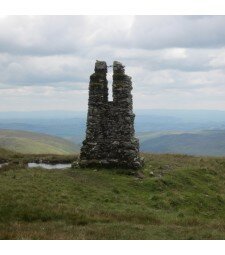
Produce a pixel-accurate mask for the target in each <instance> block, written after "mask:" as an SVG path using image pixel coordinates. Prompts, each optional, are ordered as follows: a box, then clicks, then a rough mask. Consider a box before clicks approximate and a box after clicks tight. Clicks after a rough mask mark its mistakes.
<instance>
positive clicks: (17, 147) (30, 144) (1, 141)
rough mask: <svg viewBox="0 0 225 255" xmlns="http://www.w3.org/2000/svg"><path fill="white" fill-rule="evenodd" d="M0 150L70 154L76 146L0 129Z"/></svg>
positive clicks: (50, 138)
mask: <svg viewBox="0 0 225 255" xmlns="http://www.w3.org/2000/svg"><path fill="white" fill-rule="evenodd" d="M0 148H3V149H7V150H11V151H14V152H20V153H30V154H45V153H46V154H72V153H74V152H76V151H78V146H77V145H76V144H74V143H72V142H70V141H67V140H65V139H62V138H59V137H54V136H50V135H46V134H39V133H34V132H28V131H19V130H4V129H2V130H1V129H0Z"/></svg>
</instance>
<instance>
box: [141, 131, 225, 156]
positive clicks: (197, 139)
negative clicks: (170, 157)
mask: <svg viewBox="0 0 225 255" xmlns="http://www.w3.org/2000/svg"><path fill="white" fill-rule="evenodd" d="M139 137H140V139H141V141H142V142H141V151H143V152H154V153H182V154H189V155H208V156H223V155H225V131H224V130H209V131H196V132H183V133H182V132H169V133H167V134H166V132H162V133H161V134H160V133H152V132H150V133H144V134H142V135H141V134H140V136H139Z"/></svg>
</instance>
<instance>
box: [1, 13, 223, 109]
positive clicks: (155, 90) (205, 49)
mask: <svg viewBox="0 0 225 255" xmlns="http://www.w3.org/2000/svg"><path fill="white" fill-rule="evenodd" d="M224 27H225V16H9V17H4V18H2V19H0V108H1V109H2V110H3V109H7V108H8V109H17V108H18V105H20V107H21V109H25V108H26V107H27V108H28V109H36V110H38V109H39V107H41V108H43V109H44V107H45V108H46V109H54V107H55V109H60V107H61V108H62V109H65V108H66V109H69V108H70V109H75V108H79V109H81V108H82V109H86V107H87V93H88V91H87V90H88V83H89V76H90V74H91V73H92V72H93V70H94V63H95V60H96V59H98V60H106V61H107V63H108V64H111V63H112V62H113V61H114V60H119V61H121V62H123V63H124V64H125V65H126V72H127V74H128V75H130V76H132V80H133V85H134V96H135V97H134V103H135V106H136V107H138V108H147V107H153V108H160V107H172V106H173V107H175V108H183V107H200V105H201V103H202V105H203V106H204V107H207V102H208V106H210V107H213V108H216V107H217V106H218V107H221V106H223V105H224V104H223V103H222V100H224V99H223V98H224V97H225V90H224V89H223V88H224V87H225V84H224V81H225V75H224V71H225V70H224V69H225V61H224V59H225V30H224ZM108 77H109V81H110V82H109V87H111V85H110V84H111V70H109V73H108ZM7 102H10V105H9V103H7ZM188 102H189V105H188ZM216 102H217V103H216Z"/></svg>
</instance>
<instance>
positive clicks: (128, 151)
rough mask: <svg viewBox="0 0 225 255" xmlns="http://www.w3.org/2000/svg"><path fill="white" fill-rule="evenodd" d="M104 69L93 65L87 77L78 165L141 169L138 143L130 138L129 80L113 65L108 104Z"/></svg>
mask: <svg viewBox="0 0 225 255" xmlns="http://www.w3.org/2000/svg"><path fill="white" fill-rule="evenodd" d="M106 75H107V65H106V62H104V61H96V64H95V72H94V73H93V74H92V75H91V76H90V84H89V102H88V116H87V130H86V139H85V140H84V141H83V146H82V148H81V153H80V160H79V165H80V166H81V167H87V166H104V167H123V168H131V169H138V168H140V167H141V166H142V160H141V158H140V156H139V141H138V139H137V138H135V137H134V133H135V131H134V117H135V115H134V113H133V102H132V95H131V90H132V82H131V77H129V76H127V75H126V74H125V69H124V66H123V65H122V64H121V63H120V62H117V61H114V63H113V85H112V87H113V101H108V81H107V78H106Z"/></svg>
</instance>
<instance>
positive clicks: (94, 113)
mask: <svg viewBox="0 0 225 255" xmlns="http://www.w3.org/2000/svg"><path fill="white" fill-rule="evenodd" d="M106 75H107V65H106V62H104V61H97V62H96V64H95V72H94V73H93V74H92V75H91V76H90V83H89V100H88V115H87V130H86V139H85V140H84V141H83V146H82V148H81V153H80V159H81V160H89V161H90V160H94V161H95V160H98V159H101V158H102V155H101V151H102V144H103V143H104V139H105V137H104V130H103V129H104V126H103V125H102V124H103V121H104V118H105V110H106V107H107V102H108V87H107V84H108V81H107V79H106ZM94 161H93V162H94ZM90 162H91V161H90ZM81 163H82V161H81ZM83 163H85V162H83Z"/></svg>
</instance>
